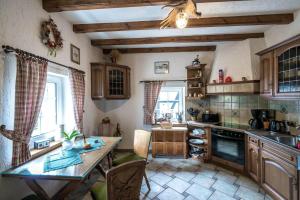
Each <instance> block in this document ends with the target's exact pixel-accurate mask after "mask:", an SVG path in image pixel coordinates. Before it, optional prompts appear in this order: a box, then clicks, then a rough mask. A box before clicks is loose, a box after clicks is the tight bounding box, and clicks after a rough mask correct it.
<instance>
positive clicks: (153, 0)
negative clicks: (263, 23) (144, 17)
mask: <svg viewBox="0 0 300 200" xmlns="http://www.w3.org/2000/svg"><path fill="white" fill-rule="evenodd" d="M228 1H249V0H195V2H196V3H211V2H228ZM168 3H170V1H169V0H88V1H87V0H85V1H83V0H82V1H78V0H43V8H44V9H45V10H46V11H47V12H62V11H72V10H90V9H104V8H123V7H140V6H156V5H165V4H168Z"/></svg>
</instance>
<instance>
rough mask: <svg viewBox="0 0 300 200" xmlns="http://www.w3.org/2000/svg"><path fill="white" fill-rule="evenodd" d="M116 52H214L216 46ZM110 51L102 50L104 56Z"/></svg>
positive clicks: (120, 50) (131, 49) (137, 49)
mask: <svg viewBox="0 0 300 200" xmlns="http://www.w3.org/2000/svg"><path fill="white" fill-rule="evenodd" d="M117 50H118V51H119V52H120V53H122V54H129V53H166V52H195V51H215V50H216V46H189V47H155V48H121V49H117ZM111 51H112V49H103V53H104V54H109V53H110V52H111Z"/></svg>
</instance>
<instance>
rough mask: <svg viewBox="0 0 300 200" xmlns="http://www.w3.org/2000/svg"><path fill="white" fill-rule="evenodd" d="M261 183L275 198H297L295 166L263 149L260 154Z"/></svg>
mask: <svg viewBox="0 0 300 200" xmlns="http://www.w3.org/2000/svg"><path fill="white" fill-rule="evenodd" d="M261 185H262V187H263V188H264V189H265V190H266V191H267V192H268V193H269V194H270V195H271V196H272V197H273V198H275V199H285V200H297V199H298V191H297V185H298V181H297V170H296V168H295V167H294V166H293V165H291V164H289V163H287V162H286V161H283V160H281V159H280V158H277V157H276V156H274V155H272V154H271V153H269V152H267V151H265V150H262V155H261Z"/></svg>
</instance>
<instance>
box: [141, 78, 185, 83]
mask: <svg viewBox="0 0 300 200" xmlns="http://www.w3.org/2000/svg"><path fill="white" fill-rule="evenodd" d="M178 81H183V82H186V80H184V79H178V80H145V81H140V83H153V82H178Z"/></svg>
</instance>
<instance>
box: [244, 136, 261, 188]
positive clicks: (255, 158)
mask: <svg viewBox="0 0 300 200" xmlns="http://www.w3.org/2000/svg"><path fill="white" fill-rule="evenodd" d="M253 141H255V142H253ZM247 165H248V166H247V169H248V174H249V175H250V177H251V178H253V179H254V180H255V181H256V182H259V181H260V150H259V146H258V140H257V139H255V138H252V137H248V161H247Z"/></svg>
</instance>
